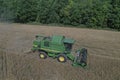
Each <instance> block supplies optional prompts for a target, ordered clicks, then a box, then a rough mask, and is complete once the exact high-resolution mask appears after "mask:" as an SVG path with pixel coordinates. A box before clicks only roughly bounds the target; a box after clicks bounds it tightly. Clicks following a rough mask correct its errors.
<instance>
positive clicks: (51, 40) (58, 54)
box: [32, 35, 87, 67]
mask: <svg viewBox="0 0 120 80" xmlns="http://www.w3.org/2000/svg"><path fill="white" fill-rule="evenodd" d="M74 42H75V41H74V40H73V39H70V38H65V37H64V36H58V35H54V36H51V37H44V36H41V35H37V36H36V39H35V40H34V41H33V48H32V51H33V52H36V51H37V52H39V57H40V58H41V59H46V58H47V57H53V58H57V60H58V61H59V62H62V63H65V62H66V61H67V60H71V61H72V62H73V64H72V65H73V66H82V67H85V66H86V65H87V50H86V49H85V48H82V49H79V50H77V51H76V54H77V56H76V57H74V56H73V54H72V53H71V51H72V45H73V44H74Z"/></svg>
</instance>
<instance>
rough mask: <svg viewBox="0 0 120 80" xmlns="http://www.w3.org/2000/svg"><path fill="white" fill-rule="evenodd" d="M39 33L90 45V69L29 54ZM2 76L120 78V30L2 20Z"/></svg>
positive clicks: (21, 79)
mask: <svg viewBox="0 0 120 80" xmlns="http://www.w3.org/2000/svg"><path fill="white" fill-rule="evenodd" d="M36 34H43V35H46V36H49V35H53V34H59V35H65V36H67V37H71V38H74V39H75V40H76V43H75V45H74V49H73V50H75V49H77V48H80V47H85V48H87V49H88V53H89V55H88V66H87V68H86V69H83V68H80V67H72V66H71V62H69V61H68V62H67V63H66V64H62V63H59V62H57V60H56V59H51V58H48V59H46V60H41V59H39V58H38V56H37V54H36V53H35V54H25V52H26V51H28V50H30V49H31V47H32V41H33V39H34V36H35V35H36ZM0 80H120V32H113V31H105V30H92V29H80V28H65V27H53V26H39V25H23V24H5V23H0Z"/></svg>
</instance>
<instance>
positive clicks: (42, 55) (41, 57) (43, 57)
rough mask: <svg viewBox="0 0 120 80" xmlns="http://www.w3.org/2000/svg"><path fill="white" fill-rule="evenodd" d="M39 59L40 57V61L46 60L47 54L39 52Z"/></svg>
mask: <svg viewBox="0 0 120 80" xmlns="http://www.w3.org/2000/svg"><path fill="white" fill-rule="evenodd" d="M39 57H40V59H46V58H47V53H46V52H43V51H40V52H39Z"/></svg>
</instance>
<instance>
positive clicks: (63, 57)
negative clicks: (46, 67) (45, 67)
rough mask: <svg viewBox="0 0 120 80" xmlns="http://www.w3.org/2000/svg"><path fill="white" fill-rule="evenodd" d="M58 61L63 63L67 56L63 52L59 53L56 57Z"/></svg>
mask: <svg viewBox="0 0 120 80" xmlns="http://www.w3.org/2000/svg"><path fill="white" fill-rule="evenodd" d="M57 60H58V62H61V63H65V62H66V61H67V57H66V55H65V54H60V55H58V57H57Z"/></svg>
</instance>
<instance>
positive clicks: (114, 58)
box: [89, 54, 120, 60]
mask: <svg viewBox="0 0 120 80" xmlns="http://www.w3.org/2000/svg"><path fill="white" fill-rule="evenodd" d="M89 55H91V56H95V57H100V58H106V59H113V60H120V58H116V57H110V56H103V55H98V54H89Z"/></svg>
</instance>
